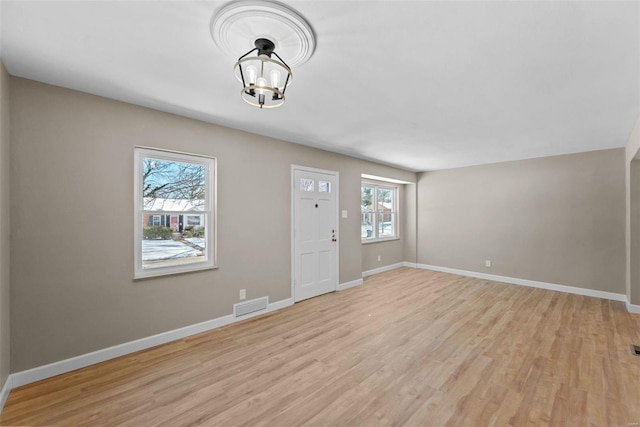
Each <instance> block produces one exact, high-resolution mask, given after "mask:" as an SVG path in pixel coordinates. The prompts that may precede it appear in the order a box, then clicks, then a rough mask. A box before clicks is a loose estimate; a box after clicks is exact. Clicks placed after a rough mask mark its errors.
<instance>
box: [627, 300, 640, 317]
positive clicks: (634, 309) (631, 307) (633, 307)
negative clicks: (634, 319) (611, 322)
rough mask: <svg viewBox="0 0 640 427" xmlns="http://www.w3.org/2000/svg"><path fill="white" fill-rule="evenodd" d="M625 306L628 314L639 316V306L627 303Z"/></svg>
mask: <svg viewBox="0 0 640 427" xmlns="http://www.w3.org/2000/svg"><path fill="white" fill-rule="evenodd" d="M625 305H626V306H627V311H628V312H629V313H636V314H640V305H636V304H631V303H630V302H629V301H625Z"/></svg>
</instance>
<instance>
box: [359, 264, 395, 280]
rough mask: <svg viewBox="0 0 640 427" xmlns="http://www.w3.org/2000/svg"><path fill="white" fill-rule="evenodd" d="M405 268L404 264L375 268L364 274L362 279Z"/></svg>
mask: <svg viewBox="0 0 640 427" xmlns="http://www.w3.org/2000/svg"><path fill="white" fill-rule="evenodd" d="M400 267H404V262H398V263H396V264H391V265H385V266H384V267H380V268H374V269H373V270H367V271H363V272H362V277H367V276H372V275H374V274H378V273H384V272H385V271H390V270H395V269H396V268H400Z"/></svg>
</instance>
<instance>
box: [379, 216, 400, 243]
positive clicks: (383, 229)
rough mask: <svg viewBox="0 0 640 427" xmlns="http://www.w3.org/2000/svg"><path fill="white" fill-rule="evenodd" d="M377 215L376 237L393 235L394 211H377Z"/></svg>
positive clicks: (394, 230)
mask: <svg viewBox="0 0 640 427" xmlns="http://www.w3.org/2000/svg"><path fill="white" fill-rule="evenodd" d="M378 215H379V217H378V218H379V220H378V237H380V238H384V237H395V235H396V227H395V215H396V214H395V212H385V213H379V214H378Z"/></svg>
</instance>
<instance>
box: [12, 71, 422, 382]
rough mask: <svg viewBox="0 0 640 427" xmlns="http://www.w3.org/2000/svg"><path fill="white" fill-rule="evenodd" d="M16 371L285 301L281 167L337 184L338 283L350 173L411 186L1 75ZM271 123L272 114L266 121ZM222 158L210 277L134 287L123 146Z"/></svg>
mask: <svg viewBox="0 0 640 427" xmlns="http://www.w3.org/2000/svg"><path fill="white" fill-rule="evenodd" d="M11 85H12V97H11V108H12V110H11V113H12V114H11V126H12V135H13V137H12V153H11V159H12V175H11V178H12V192H11V202H12V205H13V210H12V215H13V216H12V225H13V226H12V232H13V236H14V240H13V242H12V257H11V280H12V301H13V306H12V312H11V322H12V342H11V369H12V371H13V372H16V371H21V370H24V369H28V368H32V367H35V366H39V365H43V364H46V363H51V362H55V361H58V360H61V359H65V358H68V357H72V356H76V355H79V354H83V353H87V352H90V351H94V350H98V349H102V348H105V347H109V346H112V345H115V344H119V343H123V342H127V341H130V340H134V339H138V338H142V337H146V336H149V335H153V334H156V333H159V332H163V331H167V330H171V329H175V328H179V327H182V326H186V325H191V324H194V323H197V322H202V321H205V320H209V319H213V318H217V317H220V316H224V315H227V314H230V313H231V312H232V304H233V303H235V302H237V301H238V290H239V289H241V288H246V289H247V297H248V298H256V297H259V296H263V295H268V296H269V300H270V301H271V302H275V301H279V300H282V299H286V298H289V297H290V296H291V295H290V289H291V236H290V230H291V223H290V221H291V194H290V190H289V189H290V182H291V169H290V166H291V164H298V165H305V166H311V167H316V168H322V169H329V170H337V171H338V172H339V173H340V209H341V210H342V209H346V210H348V213H349V217H348V218H347V219H341V222H340V235H339V238H340V239H339V242H340V283H346V282H349V281H352V280H356V279H359V278H360V277H361V273H362V245H361V243H360V218H359V212H360V179H361V178H360V176H361V174H362V173H367V174H372V175H380V176H386V177H390V178H396V179H401V180H405V181H415V179H416V175H415V174H414V173H411V172H406V171H402V170H398V169H394V168H390V167H386V166H382V165H378V164H374V163H370V162H366V161H362V160H358V159H354V158H350V157H346V156H342V155H339V154H335V153H329V152H325V151H321V150H316V149H312V148H309V147H304V146H300V145H296V144H291V143H287V142H283V141H278V140H274V139H270V138H266V137H261V136H257V135H253V134H249V133H245V132H240V131H236V130H232V129H228V128H224V127H220V126H215V125H211V124H208V123H203V122H198V121H194V120H190V119H186V118H183V117H178V116H173V115H170V114H165V113H161V112H157V111H153V110H149V109H145V108H142V107H137V106H133V105H129V104H125V103H121V102H116V101H112V100H108V99H104V98H100V97H96V96H92V95H88V94H83V93H80V92H74V91H70V90H66V89H62V88H57V87H53V86H48V85H45V84H41V83H36V82H32V81H28V80H23V79H17V78H11ZM267 113H268V112H267ZM135 145H145V146H152V147H159V148H168V149H174V150H180V151H186V152H194V153H202V154H205V155H211V156H215V157H217V159H218V204H219V206H218V263H219V266H220V268H219V269H218V270H211V271H204V272H197V273H189V274H183V275H177V276H170V277H163V278H155V279H150V280H143V281H136V282H134V281H133V280H132V277H133V270H134V266H133V237H132V232H133V147H134V146H135Z"/></svg>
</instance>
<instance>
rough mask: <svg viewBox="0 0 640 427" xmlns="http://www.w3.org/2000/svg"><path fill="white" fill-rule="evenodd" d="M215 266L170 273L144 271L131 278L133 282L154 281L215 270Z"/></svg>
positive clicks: (216, 267)
mask: <svg viewBox="0 0 640 427" xmlns="http://www.w3.org/2000/svg"><path fill="white" fill-rule="evenodd" d="M218 268H219V267H218V266H217V265H205V266H200V267H192V268H189V269H184V270H172V271H145V272H138V273H136V274H135V275H134V276H133V280H134V281H139V280H147V279H154V278H156V277H165V276H175V275H177V274H188V273H196V272H198V271H206V270H217V269H218Z"/></svg>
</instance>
